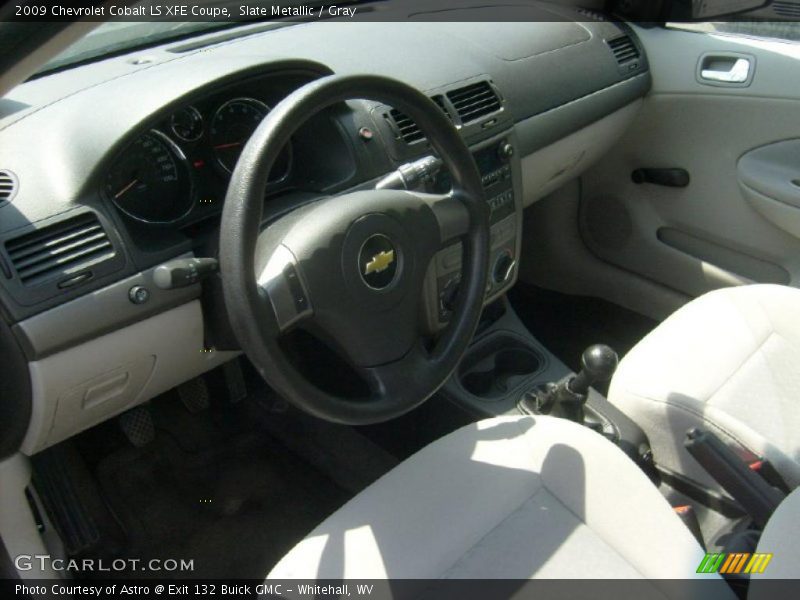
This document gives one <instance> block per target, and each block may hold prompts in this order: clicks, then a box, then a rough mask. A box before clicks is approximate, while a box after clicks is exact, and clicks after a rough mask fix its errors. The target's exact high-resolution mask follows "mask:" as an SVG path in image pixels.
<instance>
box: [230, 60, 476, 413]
mask: <svg viewBox="0 0 800 600" xmlns="http://www.w3.org/2000/svg"><path fill="white" fill-rule="evenodd" d="M351 99H366V100H372V101H375V102H380V103H382V104H386V105H389V106H393V107H395V108H397V109H398V110H401V111H403V112H404V113H406V114H407V115H408V116H410V117H411V118H412V119H413V120H414V121H415V122H416V123H417V125H418V126H419V127H420V129H421V130H422V131H423V133H424V134H425V135H426V136H427V138H428V141H429V142H430V144H431V146H432V147H433V149H434V150H435V151H436V152H437V153H438V155H439V156H440V157H441V159H442V161H443V163H444V166H446V167H447V169H448V170H449V172H450V174H451V178H452V182H453V185H452V190H451V191H450V192H449V193H447V194H423V193H417V192H410V191H399V190H378V189H375V190H367V191H356V192H352V193H347V194H344V195H338V196H335V197H329V198H326V199H323V200H320V201H318V202H314V203H311V204H309V205H306V206H304V207H301V208H298V209H296V210H294V211H293V212H290V213H289V214H287V215H285V216H283V217H281V218H280V219H279V220H277V221H275V222H273V223H271V224H270V226H269V227H267V228H264V229H263V230H262V224H261V222H262V210H263V203H264V195H265V190H266V187H267V181H268V175H269V172H270V169H271V167H272V165H273V164H274V163H275V161H276V159H277V158H278V156H279V155H280V152H281V149H282V148H283V147H284V146H285V145H286V143H287V142H288V141H289V139H290V137H291V136H292V134H293V133H294V132H295V131H297V129H298V128H299V127H300V126H301V125H303V123H305V122H306V121H307V120H308V119H309V118H310V117H312V116H313V115H315V114H317V113H318V112H319V111H321V110H323V109H325V108H327V107H329V106H332V105H334V104H338V103H341V102H344V101H346V100H351ZM457 240H461V242H462V248H463V250H462V279H461V284H460V289H459V293H458V297H457V298H456V301H455V305H454V308H453V313H452V317H451V319H450V322H449V324H448V326H447V327H446V328H445V329H444V331H443V332H442V334H441V335H440V336H439V337H438V338H437V340H436V342H435V343H434V344H433V345H432V347H430V348H427V347H426V344H424V343H423V342H424V339H425V338H424V336H423V335H422V333H421V332H420V327H419V319H420V316H421V314H422V297H423V293H422V291H423V285H424V282H425V277H426V272H427V270H428V266H429V265H430V264H431V261H432V260H433V259H434V257H435V254H436V253H437V251H439V250H440V249H442V248H443V247H445V246H446V245H448V244H452V243H454V242H455V241H457ZM488 260H489V226H488V208H487V206H486V203H485V202H484V198H483V187H482V185H481V179H480V175H479V173H478V170H477V167H476V165H475V162H474V160H473V158H472V155H471V154H470V152H469V150H468V148H467V146H466V145H465V144H464V142H463V141H462V139H461V137H460V135H459V134H458V132H457V131H456V129H455V127H454V126H453V124H452V123H451V122H450V120H449V119H448V118H447V117H446V116H445V115H444V114H443V113H442V111H441V109H440V108H439V107H438V106H437V105H436V104H434V102H433V101H432V100H431V99H430V98H428V97H427V96H425V95H424V94H422V93H421V92H419V91H417V90H415V89H414V88H412V87H410V86H408V85H406V84H404V83H401V82H399V81H396V80H393V79H389V78H386V77H379V76H374V75H355V76H340V75H331V76H328V77H323V78H321V79H318V80H316V81H313V82H311V83H309V84H307V85H305V86H303V87H301V88H300V89H298V90H296V91H295V92H293V93H292V94H290V95H289V96H288V97H286V98H285V99H284V100H283V101H282V102H280V103H279V104H278V105H277V106H275V108H273V109H272V111H271V112H270V113H269V114H268V115H267V117H266V118H265V119H264V120H263V121H262V122H261V124H260V125H259V126H258V128H257V129H256V131H255V132H254V133H253V135H252V137H251V138H250V140H249V141H248V142H247V145H246V146H245V148H244V150H243V152H242V154H241V157H240V158H239V162H238V163H237V165H236V168H235V169H234V171H233V174H232V177H231V182H230V186H229V188H228V193H227V196H226V198H225V207H224V209H223V213H222V225H221V232H220V268H221V274H222V284H223V292H224V298H225V305H226V309H227V312H228V316H229V319H230V323H231V327H232V329H233V332H234V334H235V335H236V337H237V339H238V341H239V343H240V345H241V347H242V349H243V350H244V352H245V353H246V354H247V356H248V357H249V359H250V360H251V361H252V363H253V365H255V367H256V369H257V370H258V371H259V373H260V374H261V376H262V377H263V378H264V379H265V380H266V382H267V383H268V384H269V385H270V386H271V387H272V388H273V389H275V391H277V392H278V393H279V394H281V395H282V396H283V397H284V398H285V399H286V400H288V401H289V402H291V403H293V404H294V405H296V406H297V407H299V408H300V409H302V410H304V411H306V412H308V413H311V414H313V415H316V416H317V417H320V418H322V419H326V420H328V421H333V422H338V423H343V424H349V425H364V424H372V423H378V422H381V421H386V420H388V419H391V418H394V417H397V416H400V415H401V414H403V413H405V412H407V411H409V410H411V409H412V408H415V407H416V406H418V405H420V404H421V403H422V402H424V401H425V400H426V399H427V398H429V397H430V396H431V395H433V394H434V392H436V390H438V389H439V388H440V387H441V386H442V385H443V384H444V382H445V381H446V380H447V378H448V377H449V376H450V374H451V373H452V372H453V370H454V369H455V367H456V366H457V365H458V362H459V361H460V359H461V358H462V356H463V354H464V352H465V351H466V349H467V346H468V345H469V343H470V340H471V339H472V336H473V335H474V333H475V329H476V327H477V324H478V320H479V318H480V313H481V309H482V306H483V299H484V293H485V286H486V272H487V264H488ZM298 326H303V327H306V326H308V327H312V328H313V330H314V331H319V332H322V334H323V335H324V336H325V339H326V340H327V341H329V342H331V343H332V344H334V345H335V347H336V349H337V350H338V353H339V354H340V355H341V356H342V357H343V358H344V359H345V361H346V362H347V363H349V365H350V366H351V367H352V368H353V369H354V371H355V372H356V373H357V374H358V375H359V376H360V377H361V379H363V381H364V382H365V383H366V387H367V388H368V389H369V394H368V397H366V398H348V397H341V396H337V395H335V394H332V393H329V392H327V391H323V390H321V389H319V387H317V386H316V385H314V384H313V383H312V382H311V381H310V380H309V378H308V377H307V376H306V375H303V374H302V373H301V371H300V370H299V369H298V368H297V367H296V366H295V365H294V363H293V361H292V360H291V359H290V358H289V356H288V354H287V352H286V350H285V349H284V345H282V344H281V338H282V337H283V336H284V335H285V334H286V333H287V332H288V331H289V330H291V329H292V328H295V327H298Z"/></svg>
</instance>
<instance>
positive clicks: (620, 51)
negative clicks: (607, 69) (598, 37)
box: [608, 35, 639, 65]
mask: <svg viewBox="0 0 800 600" xmlns="http://www.w3.org/2000/svg"><path fill="white" fill-rule="evenodd" d="M608 47H609V48H611V52H613V53H614V58H616V59H617V62H618V63H619V64H621V65H624V64H625V63H627V62H630V61H632V60H635V59H637V58H639V49H638V48H637V47H636V44H634V43H633V40H632V39H631V38H630V36H627V35H623V36H622V37H618V38H614V39H613V40H609V41H608Z"/></svg>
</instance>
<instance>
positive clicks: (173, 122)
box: [169, 106, 204, 142]
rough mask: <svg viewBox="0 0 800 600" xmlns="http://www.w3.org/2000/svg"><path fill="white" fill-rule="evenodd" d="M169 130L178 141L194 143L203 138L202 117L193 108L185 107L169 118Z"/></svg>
mask: <svg viewBox="0 0 800 600" xmlns="http://www.w3.org/2000/svg"><path fill="white" fill-rule="evenodd" d="M169 128H170V129H171V130H172V133H174V134H175V137H177V138H178V139H180V140H183V141H184V142H196V141H197V140H199V139H200V138H201V137H202V136H203V128H204V125H203V115H201V114H200V111H199V110H197V109H196V108H195V107H194V106H186V107H184V108H182V109H180V110H179V111H178V112H176V113H175V114H173V115H172V117H170V120H169Z"/></svg>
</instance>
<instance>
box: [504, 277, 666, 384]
mask: <svg viewBox="0 0 800 600" xmlns="http://www.w3.org/2000/svg"><path fill="white" fill-rule="evenodd" d="M508 297H509V300H510V301H511V304H512V306H513V307H514V310H516V311H517V314H518V315H519V316H520V318H521V319H522V322H523V323H525V326H526V327H527V328H528V330H529V331H530V332H531V333H532V334H533V335H534V337H536V338H537V339H538V340H539V341H540V342H542V343H543V344H544V345H545V346H546V347H547V348H548V349H549V350H550V351H551V352H552V353H553V354H555V355H556V357H558V358H559V359H561V361H563V362H564V363H565V364H566V365H567V366H568V367H570V368H571V369H573V370H578V368H579V367H580V358H581V354H582V353H583V351H584V350H585V349H586V348H587V347H588V346H591V345H592V344H598V343H602V344H608V345H609V346H611V347H612V348H614V350H616V351H617V354H619V355H620V357H622V356H624V355H625V354H626V353H627V352H628V351H629V350H630V349H631V348H633V346H634V345H635V344H636V343H637V342H638V341H639V340H640V339H642V338H643V337H644V336H645V335H646V334H647V333H649V332H650V331H651V330H652V329H653V328H654V327H655V326H656V325H658V323H657V322H656V321H654V320H652V319H649V318H648V317H645V316H643V315H640V314H638V313H635V312H633V311H630V310H627V309H625V308H623V307H621V306H618V305H616V304H612V303H611V302H606V301H605V300H601V299H599V298H592V297H588V296H571V295H567V294H560V293H558V292H552V291H550V290H545V289H542V288H538V287H535V286H532V285H529V284H524V283H518V284H517V285H516V286H514V288H513V289H512V290H511V292H510V293H509V294H508Z"/></svg>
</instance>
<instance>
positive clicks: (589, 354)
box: [568, 344, 619, 394]
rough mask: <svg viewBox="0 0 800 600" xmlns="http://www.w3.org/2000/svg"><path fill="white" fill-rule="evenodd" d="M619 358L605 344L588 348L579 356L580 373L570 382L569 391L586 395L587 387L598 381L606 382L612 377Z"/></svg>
mask: <svg viewBox="0 0 800 600" xmlns="http://www.w3.org/2000/svg"><path fill="white" fill-rule="evenodd" d="M618 364H619V357H618V356H617V353H616V352H614V350H613V349H612V348H610V347H609V346H606V345H605V344H595V345H594V346H589V347H588V348H587V349H586V350H585V351H584V352H583V356H581V371H580V373H578V374H577V375H576V376H575V377H574V378H573V379H572V380H571V381H570V382H569V384H568V385H569V389H570V391H572V392H574V393H576V394H586V393H587V392H588V391H589V386H591V385H592V384H594V383H597V382H600V381H608V380H609V379H611V377H612V375H614V371H616V370H617V365H618Z"/></svg>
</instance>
